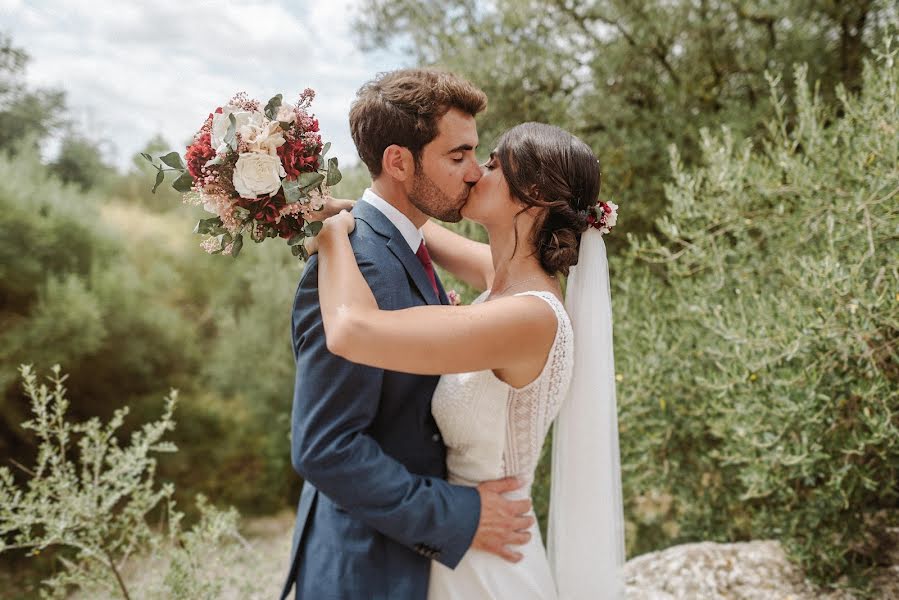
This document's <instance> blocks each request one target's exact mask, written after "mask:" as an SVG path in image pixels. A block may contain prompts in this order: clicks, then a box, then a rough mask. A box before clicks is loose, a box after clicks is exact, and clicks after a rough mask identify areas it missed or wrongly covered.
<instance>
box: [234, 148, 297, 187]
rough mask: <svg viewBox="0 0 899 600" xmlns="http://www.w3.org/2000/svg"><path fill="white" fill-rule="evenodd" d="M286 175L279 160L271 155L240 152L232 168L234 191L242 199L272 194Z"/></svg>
mask: <svg viewBox="0 0 899 600" xmlns="http://www.w3.org/2000/svg"><path fill="white" fill-rule="evenodd" d="M286 176H287V173H286V172H285V171H284V167H282V166H281V159H280V158H278V157H277V156H272V155H271V154H260V153H258V152H242V153H241V155H240V157H239V158H238V159H237V164H236V165H235V166H234V178H233V179H232V181H233V182H234V189H235V190H237V193H238V194H240V195H241V197H242V198H255V197H257V196H260V195H263V194H274V193H275V192H277V191H278V188H279V187H281V178H282V177H286Z"/></svg>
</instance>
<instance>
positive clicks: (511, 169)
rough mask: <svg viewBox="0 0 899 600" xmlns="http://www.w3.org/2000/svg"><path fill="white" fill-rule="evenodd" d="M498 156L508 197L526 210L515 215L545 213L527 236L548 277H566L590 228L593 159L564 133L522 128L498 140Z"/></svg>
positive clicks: (594, 198) (595, 182) (595, 181)
mask: <svg viewBox="0 0 899 600" xmlns="http://www.w3.org/2000/svg"><path fill="white" fill-rule="evenodd" d="M496 157H497V159H498V160H499V163H500V165H501V166H502V169H503V175H504V176H505V178H506V181H507V182H508V184H509V191H510V192H511V193H512V196H513V197H514V198H516V199H517V200H519V201H521V202H522V203H524V204H525V205H526V206H525V208H523V209H522V210H521V212H519V213H518V214H519V215H520V214H521V213H523V212H525V211H527V210H528V209H529V208H531V207H540V208H545V209H547V210H546V211H545V212H544V216H543V218H542V219H540V220H538V221H537V224H536V226H535V227H534V231H533V232H532V233H531V236H532V241H533V242H534V246H535V248H536V253H537V255H538V256H539V258H540V264H541V265H542V266H543V268H544V270H546V272H547V273H549V274H551V275H552V274H555V273H558V272H561V273H563V274H565V275H568V269H569V268H570V267H571V266H572V265H576V264H577V257H578V246H579V245H580V241H581V234H583V233H584V231H586V230H587V227H588V224H587V211H588V209H589V208H590V207H592V206H595V205H596V203H597V202H598V200H599V187H600V172H599V161H598V160H597V158H596V155H595V154H593V151H592V150H591V149H590V147H589V146H588V145H587V144H585V143H584V142H582V141H581V140H579V139H578V138H576V137H574V136H573V135H571V134H570V133H568V132H567V131H565V130H563V129H559V128H558V127H554V126H552V125H546V124H544V123H522V124H521V125H516V126H515V127H513V128H512V129H510V130H509V131H507V132H506V133H504V134H503V135H502V137H501V138H500V140H499V144H498V145H497V148H496ZM516 218H517V215H516ZM517 243H518V240H517V238H516V248H517Z"/></svg>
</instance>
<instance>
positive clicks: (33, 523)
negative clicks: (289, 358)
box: [0, 366, 241, 599]
mask: <svg viewBox="0 0 899 600" xmlns="http://www.w3.org/2000/svg"><path fill="white" fill-rule="evenodd" d="M20 371H21V374H22V378H23V380H24V387H25V394H26V395H27V396H28V398H30V400H31V411H32V413H33V415H34V417H33V418H32V419H31V420H29V421H27V422H25V423H23V424H22V426H23V427H24V428H26V429H29V430H32V431H33V432H34V434H35V436H36V437H37V439H38V440H39V451H38V456H37V461H36V465H35V466H34V468H33V469H28V470H27V471H28V475H29V477H28V479H27V482H26V483H25V485H24V487H20V486H19V485H18V484H17V483H16V481H15V479H14V478H13V474H12V473H11V472H10V471H9V469H7V468H5V467H0V553H2V552H7V551H10V550H14V549H29V550H30V551H31V554H32V555H37V554H40V553H41V552H42V551H44V550H47V549H49V548H52V549H63V550H67V551H68V552H67V553H62V554H60V555H59V556H60V560H61V563H62V569H61V570H60V571H59V572H58V573H57V574H56V575H54V576H52V577H50V578H48V579H47V580H46V581H45V582H44V583H45V585H46V586H47V589H46V590H42V596H43V597H53V598H66V597H67V596H68V591H69V588H71V587H76V588H86V589H90V590H91V591H92V595H93V596H94V597H96V593H99V592H101V591H102V592H105V593H109V594H113V595H116V596H118V595H119V594H120V595H121V596H122V597H124V598H126V599H127V598H131V597H141V598H183V599H188V598H190V599H193V598H216V597H219V595H220V594H221V592H222V589H223V586H224V584H225V583H226V581H224V580H223V578H222V577H220V576H219V574H217V573H216V574H215V575H212V574H211V571H210V568H209V567H210V564H209V562H207V560H208V559H209V558H210V557H215V558H214V560H219V561H221V560H223V559H225V558H226V557H233V556H234V542H235V541H238V540H241V538H240V535H239V534H238V532H237V513H236V512H235V511H233V510H230V511H226V512H222V511H218V510H216V509H215V508H213V507H212V506H210V505H209V504H208V502H206V500H205V498H203V497H202V496H201V497H200V498H198V507H199V512H200V514H201V518H200V520H199V523H198V524H197V525H196V526H195V527H194V528H193V529H191V530H184V529H183V528H182V526H181V521H182V519H183V516H184V515H183V514H181V513H180V512H178V511H177V510H175V504H174V501H173V500H172V495H173V493H174V488H173V486H172V485H171V484H164V485H158V484H157V483H156V481H155V474H156V458H155V454H158V453H167V452H175V451H176V450H177V448H176V447H175V445H174V444H172V443H171V442H168V441H165V440H163V437H164V436H165V434H166V433H167V432H169V431H172V430H173V429H174V428H175V422H174V421H173V420H172V414H173V411H174V408H175V402H176V398H177V392H176V391H174V390H173V391H172V392H170V394H169V395H168V397H167V398H166V401H165V409H164V411H163V414H162V417H161V418H160V419H159V420H157V421H152V422H148V423H145V424H143V425H142V426H141V427H140V428H139V429H137V430H136V431H134V432H133V433H132V434H131V436H130V440H129V443H128V444H127V445H121V443H120V441H119V435H120V432H119V430H120V428H121V427H122V425H123V423H124V420H125V417H126V415H127V414H128V409H127V408H122V409H117V410H116V411H115V413H114V415H113V417H112V419H111V420H110V421H109V422H108V423H102V422H101V421H100V420H99V419H96V418H93V419H89V420H88V421H85V422H81V423H70V422H69V420H68V414H67V411H68V408H69V402H68V400H67V399H66V389H65V387H64V386H63V383H64V382H65V380H66V378H67V376H65V375H61V370H60V368H59V366H55V367H54V368H53V376H52V377H51V378H50V382H51V384H52V387H48V386H47V385H46V384H41V385H38V383H37V377H36V376H35V374H34V373H33V372H32V370H31V367H29V366H23V367H21V369H20ZM160 510H162V511H163V514H164V515H165V517H167V522H166V526H165V528H164V529H163V530H160V529H156V528H153V527H151V526H150V524H149V522H148V517H149V516H150V515H151V514H155V513H159V511H160ZM139 553H152V555H153V556H154V558H155V559H156V560H160V559H163V560H164V562H167V563H168V569H167V570H168V575H167V576H166V577H165V579H164V581H161V582H155V583H156V585H155V586H146V585H145V586H143V588H142V589H141V590H140V595H139V596H138V595H136V591H135V586H134V585H133V584H132V582H130V581H129V578H128V575H127V573H126V572H125V571H124V566H125V565H126V562H127V560H128V558H129V557H131V556H133V555H136V554H139Z"/></svg>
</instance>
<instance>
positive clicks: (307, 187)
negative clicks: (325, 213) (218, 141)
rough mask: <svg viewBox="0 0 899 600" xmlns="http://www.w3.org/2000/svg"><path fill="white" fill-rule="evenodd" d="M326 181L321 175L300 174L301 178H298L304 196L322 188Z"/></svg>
mask: <svg viewBox="0 0 899 600" xmlns="http://www.w3.org/2000/svg"><path fill="white" fill-rule="evenodd" d="M324 180H325V176H324V175H323V174H321V173H300V176H299V177H297V181H298V182H299V184H300V190H302V192H303V193H304V194H307V193H309V192H311V191H312V190H313V189H314V188H317V187H318V186H320V185H321V183H322V181H324Z"/></svg>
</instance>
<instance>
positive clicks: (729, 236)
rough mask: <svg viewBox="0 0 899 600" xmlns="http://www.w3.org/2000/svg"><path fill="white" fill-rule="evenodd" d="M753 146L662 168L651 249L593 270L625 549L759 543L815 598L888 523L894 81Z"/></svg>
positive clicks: (895, 433)
mask: <svg viewBox="0 0 899 600" xmlns="http://www.w3.org/2000/svg"><path fill="white" fill-rule="evenodd" d="M896 56H897V50H896V49H891V48H890V47H889V45H887V47H886V50H885V51H883V52H880V53H879V63H878V64H877V65H868V66H867V67H866V69H865V75H864V89H863V91H862V92H861V94H860V95H859V96H857V97H856V96H851V95H849V94H847V93H846V91H845V90H843V89H839V90H838V96H839V99H840V105H839V107H838V108H837V109H836V110H835V111H830V110H827V109H825V108H824V107H823V105H822V103H821V102H819V100H818V97H817V94H816V93H815V91H814V90H811V89H810V88H809V85H808V84H807V82H806V77H805V74H806V70H805V69H804V68H801V67H797V71H796V72H797V76H796V83H797V85H796V89H797V92H796V94H797V95H796V97H795V98H794V101H795V103H796V106H797V117H796V119H795V121H787V119H785V118H784V111H783V106H784V105H785V103H786V102H787V99H786V98H785V97H783V96H781V95H780V94H779V93H778V91H777V90H778V89H779V87H778V85H779V82H778V81H776V80H772V89H773V93H774V110H775V113H776V114H775V115H774V117H773V119H772V120H771V122H770V125H769V136H768V138H767V141H765V142H763V143H762V144H760V145H759V146H758V147H756V148H753V147H752V145H751V144H750V143H749V142H737V141H735V140H734V139H733V138H732V136H731V135H730V134H729V132H728V130H726V129H725V130H724V131H723V132H722V133H721V134H720V135H717V136H713V135H711V134H709V133H708V132H703V135H702V140H703V142H702V150H703V157H704V160H703V162H702V166H700V167H699V168H696V169H693V170H685V169H684V168H683V167H682V165H681V164H680V161H679V158H678V154H677V152H676V151H672V161H671V163H672V168H673V173H674V180H673V182H672V183H670V184H669V185H668V186H667V188H666V192H667V196H668V199H669V201H670V203H671V209H670V210H669V211H668V212H667V214H665V215H664V216H663V217H662V218H661V219H659V221H658V227H659V230H660V231H661V232H662V235H663V237H662V239H660V240H655V239H631V242H632V244H633V248H632V251H631V252H629V253H628V255H627V256H625V257H622V258H620V259H616V260H615V261H614V263H613V268H614V272H615V275H614V276H613V278H612V280H613V283H614V284H615V286H616V289H615V292H614V293H613V298H614V301H615V315H616V321H615V323H616V331H615V341H616V359H617V360H618V370H619V371H620V374H621V375H620V376H621V379H622V381H621V383H620V384H619V406H620V411H621V416H620V422H621V440H622V445H623V461H624V469H625V487H626V492H625V493H626V502H627V512H628V517H629V519H630V520H631V530H630V532H631V533H632V534H635V535H632V542H633V545H632V547H631V551H635V552H641V551H645V550H649V549H655V548H657V547H659V546H663V545H668V544H670V543H672V542H681V541H688V540H697V539H713V540H738V539H748V538H778V539H780V540H782V541H783V542H784V544H785V547H786V548H787V550H788V552H789V554H790V555H791V556H792V557H793V558H794V559H796V560H798V561H799V563H800V564H801V565H802V566H803V567H804V568H805V569H806V571H807V573H808V574H809V575H810V576H812V577H813V578H814V579H816V580H818V581H824V582H829V583H834V582H836V581H837V580H838V579H839V578H840V576H841V575H848V576H849V577H850V578H853V579H854V578H857V577H859V576H861V575H863V574H864V572H865V570H866V569H867V568H869V567H871V566H873V565H875V564H877V562H878V561H879V559H880V558H881V557H883V556H884V549H883V547H882V545H881V544H882V542H883V539H882V538H881V536H880V532H881V531H882V529H883V527H884V525H886V524H889V523H892V524H895V523H896V522H897V521H899V510H897V509H899V487H897V481H899V478H897V470H899V271H897V267H896V265H897V263H896V258H897V256H899V244H897V240H899V236H897V232H899V132H897V127H899V91H897V85H899V68H897V64H896V60H895V59H896Z"/></svg>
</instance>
